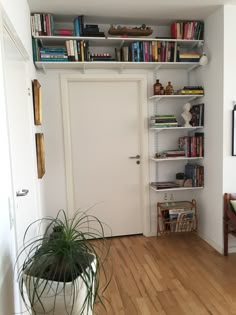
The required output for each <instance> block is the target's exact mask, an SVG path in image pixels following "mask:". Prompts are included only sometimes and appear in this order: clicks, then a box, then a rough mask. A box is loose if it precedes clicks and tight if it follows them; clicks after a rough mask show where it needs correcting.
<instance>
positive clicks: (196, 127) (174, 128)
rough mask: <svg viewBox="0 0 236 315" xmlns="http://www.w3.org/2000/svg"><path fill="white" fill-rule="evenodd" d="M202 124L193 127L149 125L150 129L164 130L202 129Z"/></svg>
mask: <svg viewBox="0 0 236 315" xmlns="http://www.w3.org/2000/svg"><path fill="white" fill-rule="evenodd" d="M202 128H204V126H195V127H159V128H158V127H150V130H153V131H155V132H161V131H164V130H195V129H202Z"/></svg>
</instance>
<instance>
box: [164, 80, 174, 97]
mask: <svg viewBox="0 0 236 315" xmlns="http://www.w3.org/2000/svg"><path fill="white" fill-rule="evenodd" d="M165 94H166V95H172V94H174V89H173V85H172V84H171V82H170V81H169V82H168V85H167V86H166V89H165Z"/></svg>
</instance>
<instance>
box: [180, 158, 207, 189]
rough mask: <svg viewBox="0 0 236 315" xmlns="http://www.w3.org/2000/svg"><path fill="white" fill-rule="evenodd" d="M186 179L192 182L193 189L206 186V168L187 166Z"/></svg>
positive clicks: (189, 164)
mask: <svg viewBox="0 0 236 315" xmlns="http://www.w3.org/2000/svg"><path fill="white" fill-rule="evenodd" d="M185 177H186V179H190V180H191V181H192V187H203V186H204V167H203V166H202V165H198V164H191V163H188V164H186V165H185Z"/></svg>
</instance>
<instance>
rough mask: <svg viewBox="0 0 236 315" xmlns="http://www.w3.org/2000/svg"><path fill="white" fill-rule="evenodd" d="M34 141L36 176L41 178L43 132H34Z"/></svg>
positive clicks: (43, 155) (42, 173)
mask: <svg viewBox="0 0 236 315" xmlns="http://www.w3.org/2000/svg"><path fill="white" fill-rule="evenodd" d="M35 141H36V155H37V168H38V178H42V177H43V175H44V174H45V152H44V135H43V133H36V134H35Z"/></svg>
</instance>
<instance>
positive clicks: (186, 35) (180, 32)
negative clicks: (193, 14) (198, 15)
mask: <svg viewBox="0 0 236 315" xmlns="http://www.w3.org/2000/svg"><path fill="white" fill-rule="evenodd" d="M170 29H171V37H173V38H177V39H189V40H193V39H194V40H202V39H203V34H204V23H203V22H202V21H175V22H173V23H172V24H171V27H170Z"/></svg>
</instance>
